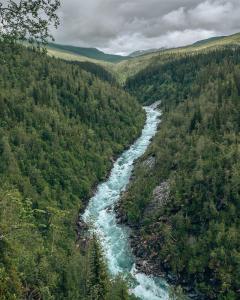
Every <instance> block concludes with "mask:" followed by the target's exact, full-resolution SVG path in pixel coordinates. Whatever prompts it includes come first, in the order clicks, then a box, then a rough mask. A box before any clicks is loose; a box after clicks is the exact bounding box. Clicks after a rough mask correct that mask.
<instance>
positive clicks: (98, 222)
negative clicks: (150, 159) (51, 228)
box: [82, 103, 168, 300]
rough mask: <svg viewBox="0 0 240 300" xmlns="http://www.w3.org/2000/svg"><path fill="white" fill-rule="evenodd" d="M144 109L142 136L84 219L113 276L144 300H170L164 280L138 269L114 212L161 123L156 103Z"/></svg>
mask: <svg viewBox="0 0 240 300" xmlns="http://www.w3.org/2000/svg"><path fill="white" fill-rule="evenodd" d="M144 109H145V111H146V116H147V118H146V123H145V126H144V128H143V130H142V134H141V136H140V137H139V138H138V140H137V141H136V142H135V143H134V144H133V145H132V146H131V147H130V148H129V149H128V150H126V151H124V152H123V153H122V155H121V156H120V157H119V158H118V159H117V161H116V162H115V163H114V166H113V168H112V171H111V173H110V176H109V178H108V179H107V181H105V182H104V183H101V184H99V186H98V188H97V191H96V193H95V195H94V196H93V197H92V198H91V199H90V201H89V204H88V206H87V208H86V210H85V212H84V214H83V215H82V218H83V220H84V221H85V222H86V223H87V224H89V225H91V227H92V230H94V231H95V232H96V234H97V236H98V237H99V240H100V242H101V245H102V248H103V251H104V254H105V257H106V260H107V265H108V268H109V271H110V273H111V274H112V275H113V276H115V275H117V274H119V273H120V274H122V275H123V276H124V277H125V278H126V279H127V280H128V282H129V284H130V287H131V288H130V291H131V292H132V293H133V294H134V295H135V296H137V297H139V298H140V299H142V300H160V299H161V300H167V299H168V285H167V283H166V282H165V280H164V279H162V278H154V277H152V276H148V275H145V274H143V273H140V272H139V271H137V270H136V268H135V263H134V256H133V255H132V252H131V248H130V246H129V233H130V231H129V228H127V227H126V226H123V225H119V224H117V222H116V216H115V212H114V209H113V208H114V204H116V202H117V201H118V200H119V198H120V194H121V192H123V191H124V190H125V189H126V187H127V184H128V183H129V180H130V176H131V173H132V170H133V163H134V161H135V160H136V159H137V158H139V157H140V156H142V155H143V154H144V152H145V151H146V149H147V147H148V146H149V144H150V142H151V138H152V137H153V136H154V135H155V134H156V131H157V127H158V124H159V122H160V115H161V113H160V111H159V110H158V109H157V104H156V103H155V104H153V105H151V106H148V107H144Z"/></svg>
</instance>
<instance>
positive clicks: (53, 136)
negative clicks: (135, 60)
mask: <svg viewBox="0 0 240 300" xmlns="http://www.w3.org/2000/svg"><path fill="white" fill-rule="evenodd" d="M0 61H1V63H0V299H2V300H4V299H6V300H7V299H74V300H77V299H122V298H121V295H123V294H124V295H125V298H126V299H128V295H127V294H126V293H127V292H126V287H125V285H124V283H121V280H118V281H117V284H116V283H115V281H110V279H109V277H108V274H107V271H106V267H105V264H104V262H103V258H102V255H101V250H100V249H99V246H98V244H97V242H96V240H95V238H93V240H92V241H90V242H89V243H87V244H86V245H85V248H84V249H83V247H80V249H79V248H77V245H76V244H75V240H76V234H75V222H76V219H77V214H78V211H79V209H83V208H84V205H85V202H86V199H87V198H89V196H90V195H91V191H92V189H93V187H94V186H95V184H96V183H97V182H99V181H101V180H103V179H104V178H105V177H106V175H107V173H108V171H109V169H110V167H111V164H112V162H111V160H112V159H114V158H115V157H116V155H118V153H120V152H121V151H123V149H124V148H126V147H127V146H128V145H129V144H130V143H132V141H133V140H134V139H135V138H136V137H137V136H138V135H139V134H140V131H141V128H142V126H143V123H144V119H145V117H144V113H143V110H142V108H141V107H140V105H139V104H138V103H137V102H136V100H135V99H134V98H133V97H131V96H129V94H127V93H126V92H124V91H122V90H120V89H119V88H118V87H117V85H115V84H114V82H113V81H111V84H110V83H108V81H107V80H108V77H107V75H106V74H107V73H106V72H104V71H103V72H101V70H100V69H99V68H100V67H99V68H97V69H94V68H93V67H92V66H88V65H84V66H81V65H77V64H70V63H65V62H64V61H61V60H57V59H53V58H49V57H47V56H46V55H45V54H41V53H39V52H38V51H37V52H36V51H33V50H30V49H25V48H24V47H14V48H12V47H10V46H7V44H4V43H1V50H0ZM88 68H89V71H90V72H88ZM102 75H103V78H102V79H103V80H102V79H101V76H102ZM125 298H124V299H125Z"/></svg>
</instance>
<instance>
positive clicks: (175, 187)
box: [121, 47, 240, 299]
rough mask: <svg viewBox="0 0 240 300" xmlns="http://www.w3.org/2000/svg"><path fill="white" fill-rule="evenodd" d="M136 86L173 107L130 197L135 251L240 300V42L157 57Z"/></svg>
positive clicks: (208, 291) (180, 279)
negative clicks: (163, 61) (163, 58)
mask: <svg viewBox="0 0 240 300" xmlns="http://www.w3.org/2000/svg"><path fill="white" fill-rule="evenodd" d="M127 89H128V90H129V91H130V92H131V93H133V94H134V95H136V96H137V97H138V98H139V99H140V101H141V102H143V103H152V102H154V101H156V100H161V101H162V102H161V109H162V111H163V115H162V123H161V126H160V130H159V131H158V133H157V135H156V137H155V138H154V140H153V143H152V145H151V146H150V147H149V149H148V151H147V153H146V154H145V155H144V156H143V157H142V158H141V159H140V160H139V161H138V162H137V164H136V167H135V170H134V174H133V177H132V181H131V183H130V184H129V187H128V191H127V192H126V193H125V194H124V196H123V198H122V203H121V210H122V214H123V215H125V219H126V220H127V223H128V224H130V225H131V226H133V228H135V229H134V233H135V235H136V236H137V237H136V238H135V239H133V240H132V245H133V249H134V252H135V254H137V256H138V257H140V258H141V259H143V260H147V261H148V263H150V265H154V266H157V268H158V269H159V270H161V271H165V272H167V273H168V274H171V278H174V279H175V280H174V281H175V283H181V284H184V285H187V286H190V287H195V288H197V290H198V291H199V292H200V293H201V294H203V295H204V298H206V299H239V297H240V290H239V287H240V281H239V279H240V219H239V209H240V171H239V170H240V163H239V162H240V148H239V142H240V118H239V111H240V49H239V48H234V47H229V48H225V49H222V50H221V49H219V50H216V51H212V52H211V53H205V54H204V53H202V54H200V53H199V54H197V55H190V56H188V55H186V56H185V57H182V58H179V59H174V58H173V60H172V61H169V62H167V63H166V64H159V63H158V61H157V59H156V62H155V65H152V66H149V67H148V68H147V69H145V70H143V71H141V72H140V73H139V74H138V75H136V76H135V77H133V78H131V79H129V80H128V82H127ZM155 269H156V268H155ZM199 299H200V296H199Z"/></svg>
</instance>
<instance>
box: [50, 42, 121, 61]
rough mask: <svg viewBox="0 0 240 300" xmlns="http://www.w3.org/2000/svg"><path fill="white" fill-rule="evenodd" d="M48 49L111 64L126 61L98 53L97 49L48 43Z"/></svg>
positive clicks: (112, 55)
mask: <svg viewBox="0 0 240 300" xmlns="http://www.w3.org/2000/svg"><path fill="white" fill-rule="evenodd" d="M48 47H49V48H51V49H55V50H58V51H64V52H68V53H72V54H77V55H81V56H85V57H88V58H91V59H95V60H102V61H106V62H111V63H118V62H120V61H123V60H126V59H127V57H126V56H121V55H115V54H107V53H104V52H102V51H100V50H99V49H97V48H85V47H76V46H71V45H61V44H55V43H49V44H48Z"/></svg>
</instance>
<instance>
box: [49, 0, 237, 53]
mask: <svg viewBox="0 0 240 300" xmlns="http://www.w3.org/2000/svg"><path fill="white" fill-rule="evenodd" d="M59 15H60V19H61V26H60V27H59V28H58V30H57V31H56V32H54V36H55V38H56V41H57V42H61V43H68V44H74V45H79V46H86V47H98V48H100V49H102V50H104V51H106V52H110V53H120V54H127V53H130V52H132V51H135V50H140V49H151V48H160V47H176V46H182V45H186V44H189V43H193V42H195V41H197V40H201V39H205V38H208V37H211V36H216V35H224V34H231V33H235V32H238V31H240V22H239V16H240V2H239V0H169V1H166V0H147V1H146V0H88V1H84V0H62V7H61V9H60V11H59Z"/></svg>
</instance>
